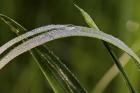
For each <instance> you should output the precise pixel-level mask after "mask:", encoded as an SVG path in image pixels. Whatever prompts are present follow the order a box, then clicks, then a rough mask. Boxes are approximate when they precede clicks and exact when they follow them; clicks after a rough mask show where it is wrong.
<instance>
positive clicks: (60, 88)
mask: <svg viewBox="0 0 140 93" xmlns="http://www.w3.org/2000/svg"><path fill="white" fill-rule="evenodd" d="M0 18H1V19H2V20H3V21H4V22H5V23H6V24H8V25H9V26H10V28H11V29H12V31H13V32H15V33H16V34H17V35H19V34H21V32H22V33H23V32H26V31H27V29H26V28H24V27H23V26H21V25H20V24H18V23H17V22H16V21H14V20H13V19H11V18H9V17H7V16H5V15H2V14H0ZM59 27H63V26H62V25H61V26H59V25H58V26H57V27H56V28H59ZM49 29H51V26H50V28H49ZM26 40H28V38H25V39H23V40H22V41H23V42H25V41H26ZM29 51H30V54H31V55H32V57H33V58H34V60H35V61H36V63H37V64H38V66H39V68H40V69H41V71H42V72H43V74H44V76H45V77H46V79H47V80H48V81H49V84H50V85H51V87H52V88H53V90H54V92H55V93H86V90H85V89H84V88H82V87H81V85H80V83H79V82H78V80H77V79H76V78H75V77H74V75H73V74H72V73H71V71H70V70H69V69H68V68H67V67H66V66H65V65H64V64H63V63H62V62H61V61H60V60H59V58H58V57H57V56H56V55H54V54H53V52H52V51H51V50H50V49H48V48H47V46H45V45H42V46H39V47H38V48H35V49H34V50H29Z"/></svg>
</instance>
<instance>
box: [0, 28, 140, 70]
mask: <svg viewBox="0 0 140 93" xmlns="http://www.w3.org/2000/svg"><path fill="white" fill-rule="evenodd" d="M46 27H47V26H46ZM44 28H45V27H44ZM34 31H35V30H32V31H31V32H33V33H35V32H34ZM27 34H28V32H27V33H25V34H24V35H25V38H26V35H27ZM21 36H22V35H21ZM21 36H19V37H16V38H15V39H20V38H21ZM72 36H83V37H91V38H97V39H101V40H104V41H106V42H108V43H111V44H113V45H114V46H116V47H118V48H120V49H122V50H123V51H125V52H126V53H128V54H129V55H130V56H132V57H133V58H134V59H135V60H136V63H137V64H138V65H139V63H140V59H139V57H138V56H137V55H136V54H135V53H134V52H133V51H132V50H131V49H130V48H129V47H128V46H126V45H125V44H124V43H123V42H122V41H120V40H119V39H117V38H115V37H113V36H111V35H108V34H106V33H104V32H101V31H94V30H93V29H92V28H87V27H81V26H71V27H70V26H69V27H67V26H66V27H64V28H62V29H56V30H51V31H49V32H46V33H42V34H40V35H38V36H35V37H33V38H31V39H29V40H28V41H26V42H24V43H23V44H20V45H18V46H17V47H15V48H14V49H12V50H11V51H10V52H9V53H8V54H7V55H5V56H4V57H3V58H2V59H1V60H0V69H1V68H2V67H4V66H5V65H6V64H7V63H8V62H9V61H11V60H12V59H14V58H15V57H17V56H18V55H20V54H22V53H24V52H26V51H28V50H30V49H32V48H35V47H37V46H39V45H42V44H44V43H46V42H49V41H53V40H56V39H60V38H65V37H72ZM21 40H22V39H21ZM11 41H12V40H11ZM11 41H9V42H11ZM7 43H8V42H7ZM2 47H3V46H2ZM0 50H1V47H0Z"/></svg>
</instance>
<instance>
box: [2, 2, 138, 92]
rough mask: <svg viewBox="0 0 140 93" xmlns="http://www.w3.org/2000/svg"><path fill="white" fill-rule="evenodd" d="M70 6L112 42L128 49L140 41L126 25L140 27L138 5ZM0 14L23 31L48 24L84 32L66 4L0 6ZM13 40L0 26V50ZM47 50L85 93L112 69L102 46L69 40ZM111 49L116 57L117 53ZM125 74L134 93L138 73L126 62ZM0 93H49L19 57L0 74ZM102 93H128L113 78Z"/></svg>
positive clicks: (42, 80) (32, 65)
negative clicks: (117, 41) (116, 40)
mask: <svg viewBox="0 0 140 93" xmlns="http://www.w3.org/2000/svg"><path fill="white" fill-rule="evenodd" d="M76 3H77V4H78V5H79V6H80V7H81V8H83V9H84V10H85V11H87V12H88V13H89V14H90V15H91V17H92V18H93V19H94V21H95V22H96V24H97V25H98V26H99V28H100V29H101V30H102V31H104V32H106V33H109V34H112V35H113V36H115V37H118V38H119V39H121V40H123V41H124V42H125V43H126V44H127V45H128V46H131V45H132V43H133V42H134V41H136V40H137V39H138V38H140V32H139V31H140V28H137V29H135V27H133V26H132V27H131V26H129V25H128V23H129V22H134V23H136V24H137V25H139V23H140V0H76ZM0 13H2V14H5V15H7V16H9V17H11V18H13V19H15V20H16V21H17V22H19V23H20V24H21V25H23V26H24V27H26V28H27V29H29V30H32V29H34V28H37V27H40V26H43V25H49V24H74V25H82V26H87V25H86V24H85V22H84V20H83V18H82V16H81V14H80V13H79V11H78V10H77V9H76V8H75V7H74V6H73V4H72V3H71V1H70V0H0ZM127 25H128V26H127ZM15 36H16V35H14V33H12V32H11V31H10V29H9V28H8V26H7V25H5V24H4V23H3V22H1V21H0V45H2V44H4V43H6V42H7V41H8V40H10V39H12V38H14V37H15ZM47 45H48V46H49V47H50V48H51V49H52V50H53V51H54V53H55V54H57V55H58V56H59V57H60V59H61V60H62V61H63V62H64V63H65V64H66V65H67V66H68V67H69V69H70V70H71V71H72V72H74V73H75V75H76V77H77V78H78V79H79V80H80V82H81V83H82V85H83V86H84V87H85V88H86V89H87V90H88V91H91V90H92V89H93V87H94V86H95V85H96V83H97V82H98V80H100V78H101V77H102V76H103V74H104V73H105V72H106V71H107V70H108V69H109V68H110V67H111V66H112V64H113V61H112V59H111V57H110V56H109V54H108V53H107V51H106V49H105V48H104V46H103V44H102V43H101V42H100V41H99V40H97V39H91V38H82V37H73V38H67V39H61V40H56V41H53V42H50V43H48V44H47ZM113 49H114V51H116V53H117V55H118V57H119V56H120V55H121V53H122V51H120V50H118V49H116V48H113ZM131 61H132V60H131ZM126 71H127V73H128V75H129V78H130V80H131V81H132V83H133V85H134V87H135V88H136V90H137V91H139V92H140V87H139V86H140V72H139V71H138V69H137V68H136V66H135V65H134V64H133V63H132V62H130V63H129V64H128V65H127V67H126ZM0 93H53V92H52V89H51V88H50V87H49V85H48V82H47V81H46V80H45V78H44V76H43V75H42V73H41V71H40V70H39V69H38V67H37V65H36V63H35V62H34V61H33V60H32V58H31V57H30V55H29V53H25V54H23V55H21V56H20V57H18V58H16V59H15V60H13V61H12V62H11V63H9V64H8V65H7V66H6V67H5V68H4V69H2V70H1V71H0ZM104 93H129V91H128V88H127V87H126V85H125V84H124V82H123V80H122V78H121V76H120V75H118V76H117V77H116V78H115V79H114V80H113V81H112V82H111V84H110V85H109V86H108V87H107V89H106V90H105V92H104Z"/></svg>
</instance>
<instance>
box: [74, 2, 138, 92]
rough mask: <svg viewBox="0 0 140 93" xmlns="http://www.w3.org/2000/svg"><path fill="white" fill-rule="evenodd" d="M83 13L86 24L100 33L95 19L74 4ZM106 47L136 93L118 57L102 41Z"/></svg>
mask: <svg viewBox="0 0 140 93" xmlns="http://www.w3.org/2000/svg"><path fill="white" fill-rule="evenodd" d="M74 5H75V6H76V7H77V8H78V9H79V10H80V12H81V14H82V15H83V17H84V19H85V22H86V23H87V24H88V25H89V26H90V27H91V28H94V29H96V30H98V31H99V28H98V27H97V25H96V24H95V22H94V21H93V19H92V18H91V17H90V15H89V14H88V13H87V12H85V11H84V10H83V9H81V8H80V7H79V6H77V5H76V4H74ZM102 42H103V44H104V46H105V47H106V49H107V51H108V52H109V54H110V55H111V57H112V58H113V60H114V62H115V64H116V66H117V68H118V69H119V71H120V73H121V74H122V77H123V78H124V80H125V82H126V85H127V86H128V88H129V90H130V91H131V93H136V91H135V89H134V88H133V86H132V84H131V82H130V80H129V79H128V76H127V74H126V72H125V70H124V68H123V66H122V65H121V63H120V62H119V60H118V58H117V57H116V55H115V53H114V52H113V50H112V49H111V46H110V45H109V44H108V43H107V42H105V41H102Z"/></svg>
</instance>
